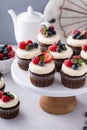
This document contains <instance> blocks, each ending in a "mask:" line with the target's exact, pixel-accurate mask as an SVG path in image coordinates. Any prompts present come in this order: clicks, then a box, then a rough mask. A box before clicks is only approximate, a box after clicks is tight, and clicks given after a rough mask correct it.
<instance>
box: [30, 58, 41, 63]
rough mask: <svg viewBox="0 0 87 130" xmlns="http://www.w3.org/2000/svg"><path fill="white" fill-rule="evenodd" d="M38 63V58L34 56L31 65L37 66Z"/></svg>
mask: <svg viewBox="0 0 87 130" xmlns="http://www.w3.org/2000/svg"><path fill="white" fill-rule="evenodd" d="M39 61H40V58H39V57H38V56H35V57H34V58H33V59H32V62H33V64H38V63H39Z"/></svg>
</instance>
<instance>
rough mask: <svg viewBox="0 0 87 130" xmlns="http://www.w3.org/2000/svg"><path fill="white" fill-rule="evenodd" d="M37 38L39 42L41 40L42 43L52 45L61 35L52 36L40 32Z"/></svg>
mask: <svg viewBox="0 0 87 130" xmlns="http://www.w3.org/2000/svg"><path fill="white" fill-rule="evenodd" d="M37 40H38V42H40V43H42V44H46V45H51V44H53V43H54V42H55V41H59V40H60V37H59V35H58V34H56V35H53V36H52V37H44V36H43V35H42V34H41V33H39V34H38V36H37Z"/></svg>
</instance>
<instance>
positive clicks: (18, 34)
mask: <svg viewBox="0 0 87 130" xmlns="http://www.w3.org/2000/svg"><path fill="white" fill-rule="evenodd" d="M8 13H9V14H10V16H11V18H12V20H13V24H14V33H15V38H16V41H17V43H19V42H20V41H27V40H29V39H31V40H34V41H35V40H36V37H37V33H38V31H39V26H40V23H41V22H42V21H43V15H42V14H41V13H39V12H35V11H33V9H32V7H31V6H29V7H28V9H27V12H23V13H21V14H19V15H18V16H16V13H15V12H14V11H13V10H12V9H10V10H8Z"/></svg>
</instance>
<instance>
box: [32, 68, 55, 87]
mask: <svg viewBox="0 0 87 130" xmlns="http://www.w3.org/2000/svg"><path fill="white" fill-rule="evenodd" d="M54 76H55V70H53V71H52V72H51V73H49V74H44V75H39V74H34V73H32V72H30V81H31V83H32V84H33V85H35V86H37V87H46V86H49V85H51V84H52V83H53V82H54Z"/></svg>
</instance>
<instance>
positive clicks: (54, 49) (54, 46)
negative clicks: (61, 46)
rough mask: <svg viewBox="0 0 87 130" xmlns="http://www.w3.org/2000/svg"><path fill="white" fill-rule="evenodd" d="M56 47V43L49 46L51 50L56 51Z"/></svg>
mask: <svg viewBox="0 0 87 130" xmlns="http://www.w3.org/2000/svg"><path fill="white" fill-rule="evenodd" d="M56 48H57V46H56V45H51V46H49V50H50V51H56Z"/></svg>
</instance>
